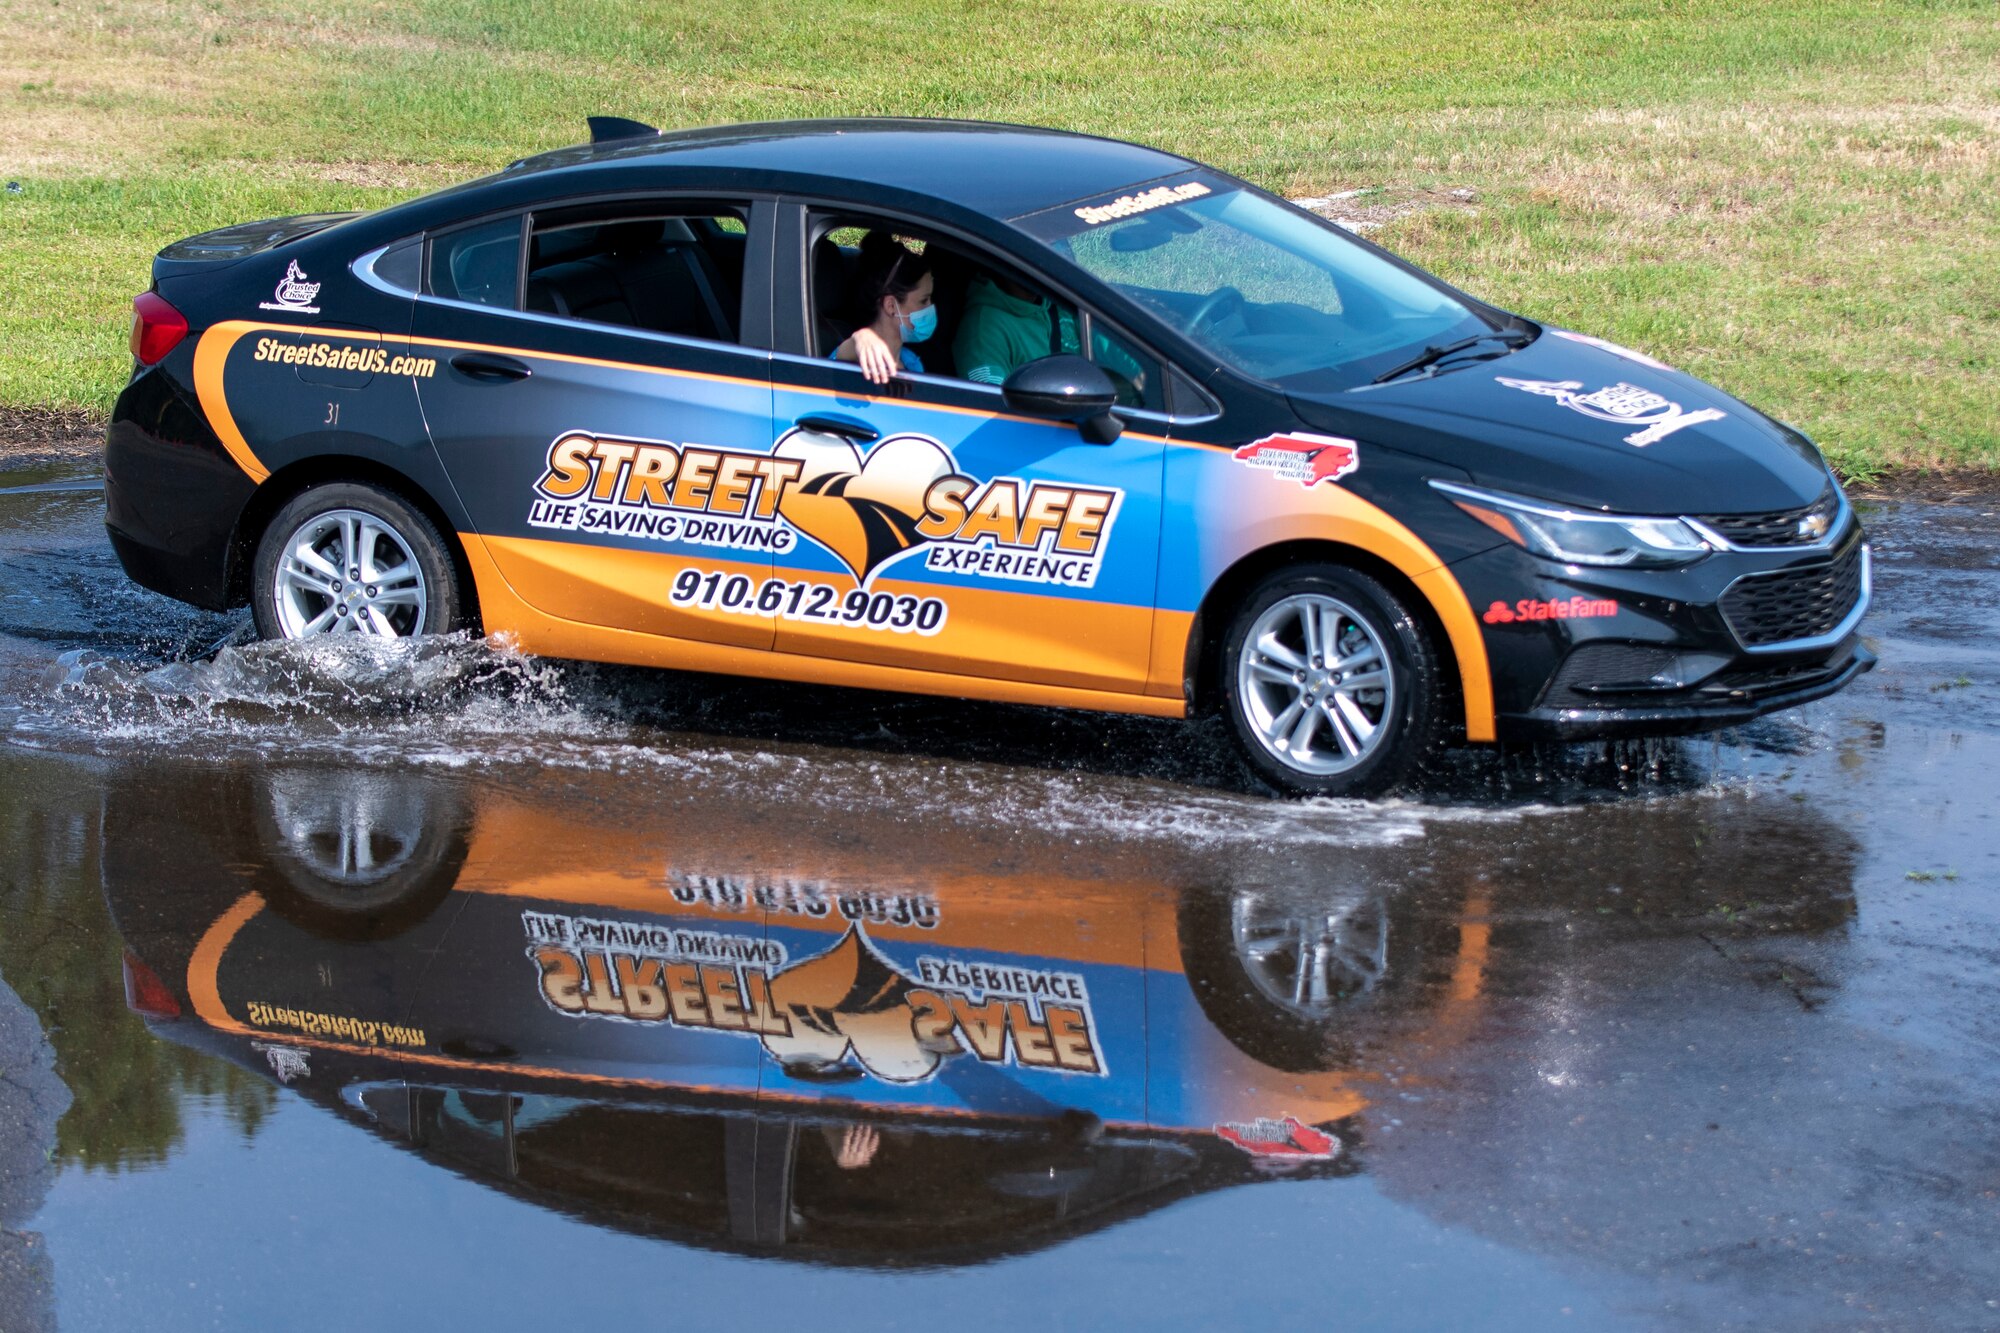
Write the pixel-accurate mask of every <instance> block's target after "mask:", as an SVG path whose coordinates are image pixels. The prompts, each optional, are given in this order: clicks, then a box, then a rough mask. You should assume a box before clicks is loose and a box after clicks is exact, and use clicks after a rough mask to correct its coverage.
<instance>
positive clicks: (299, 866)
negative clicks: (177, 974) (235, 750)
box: [235, 767, 472, 940]
mask: <svg viewBox="0 0 2000 1333" xmlns="http://www.w3.org/2000/svg"><path fill="white" fill-rule="evenodd" d="M246 799H247V801H248V803H249V807H250V808H249V809H248V810H247V811H244V812H242V813H243V814H246V815H247V816H248V817H247V818H244V819H239V820H237V821H235V822H236V823H237V825H238V826H239V827H242V828H247V829H249V830H251V832H252V838H253V842H252V846H251V847H250V848H249V849H248V850H249V851H250V852H251V853H252V854H251V855H249V856H247V857H245V858H244V860H245V861H246V863H247V864H251V865H256V866H259V867H261V873H260V875H259V885H258V887H259V888H260V889H261V890H262V892H263V894H264V897H265V900H266V901H267V902H269V903H270V905H271V907H272V909H273V910H274V911H276V912H277V914H278V915H279V916H281V917H284V918H285V919H286V920H288V921H290V922H292V923H293V924H294V925H297V926H301V927H304V928H305V929H306V930H308V931H310V932H312V933H313V934H315V935H320V936H324V937H327V938H331V939H342V940H382V939H389V938H392V937H394V936H396V935H398V934H401V933H402V932H403V931H404V930H407V929H408V928H410V927H411V926H413V925H415V924H416V923H418V922H420V921H422V920H424V919H425V918H426V917H428V916H429V915H430V914H431V912H432V911H433V910H435V909H436V907H437V905H438V904H439V903H441V902H443V901H444V899H445V896H446V895H447V894H449V893H450V892H451V890H452V888H453V886H454V885H456V884H457V882H458V872H459V870H460V868H461V867H462V866H463V865H464V864H465V856H466V849H467V846H468V844H469V836H470V835H469V830H470V827H471V823H472V817H471V811H470V809H469V808H468V807H467V805H466V802H465V799H464V797H463V796H462V795H461V794H460V792H459V791H458V789H457V788H456V787H455V786H453V785H452V784H451V783H449V782H446V781H442V780H439V779H435V778H429V777H410V776H407V775H399V774H395V773H385V772H380V771H375V770H370V769H364V768H318V767H300V768H281V769H278V770H275V771H273V772H269V773H263V774H260V775H259V776H258V777H257V778H256V779H255V780H254V781H253V782H252V783H251V784H250V786H249V789H248V791H247V793H246Z"/></svg>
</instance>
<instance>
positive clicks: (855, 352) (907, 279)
mask: <svg viewBox="0 0 2000 1333" xmlns="http://www.w3.org/2000/svg"><path fill="white" fill-rule="evenodd" d="M935 287H936V283H935V281H934V280H933V279H932V277H931V266H930V261H929V260H927V259H925V258H924V257H923V256H922V255H920V254H918V253H917V252H916V251H914V250H912V249H910V247H909V246H907V245H905V244H903V242H902V241H900V240H898V239H897V238H896V237H894V236H891V235H890V234H889V233H888V232H885V231H871V232H869V233H868V236H867V238H866V239H864V240H863V241H862V242H861V261H860V263H859V265H858V266H857V267H856V269H855V271H854V285H853V297H854V299H853V301H852V303H851V304H852V307H853V317H854V319H855V322H856V324H858V325H859V327H857V328H856V329H855V330H854V332H853V333H852V334H851V335H849V336H848V338H847V339H846V340H845V341H844V342H842V343H841V344H840V346H838V347H836V348H834V349H833V359H834V360H836V361H852V362H854V363H856V364H858V365H859V366H860V367H861V373H862V375H863V376H864V377H866V378H867V380H868V381H869V383H871V384H887V383H888V382H889V381H890V380H891V379H892V378H894V377H895V374H896V370H897V367H899V366H900V367H901V368H902V369H904V370H913V371H916V372H918V373H920V374H921V373H922V371H923V368H924V363H923V361H922V359H921V358H919V357H918V356H917V354H916V353H915V352H914V351H912V350H911V348H910V345H911V344H912V343H920V342H923V341H924V340H925V339H927V338H929V337H930V336H931V334H933V333H935V332H936V331H937V307H936V306H935V305H933V304H932V303H931V294H932V291H933V290H934V288H935Z"/></svg>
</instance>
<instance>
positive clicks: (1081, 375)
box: [1000, 353, 1125, 444]
mask: <svg viewBox="0 0 2000 1333" xmlns="http://www.w3.org/2000/svg"><path fill="white" fill-rule="evenodd" d="M1000 397H1001V400H1002V401H1004V402H1005V403H1006V404H1007V410H1008V411H1010V412H1018V413H1020V414H1021V415H1022V416H1024V417H1042V418H1044V419H1046V420H1050V421H1073V422H1075V423H1076V425H1077V428H1078V429H1079V430H1081V431H1082V432H1083V438H1084V439H1086V440H1088V441H1089V442H1090V443H1092V444H1110V443H1111V442H1112V441H1113V440H1116V439H1117V438H1118V436H1119V434H1120V432H1122V431H1123V430H1124V429H1125V424H1124V423H1123V422H1121V421H1120V420H1119V419H1118V418H1117V417H1115V416H1113V415H1111V409H1112V408H1113V407H1114V406H1115V405H1116V404H1117V402H1118V389H1117V386H1116V385H1114V384H1112V382H1111V377H1110V376H1109V375H1107V374H1105V373H1104V370H1103V368H1102V367H1100V366H1098V365H1096V364H1094V363H1093V362H1090V361H1087V360H1085V359H1084V358H1083V357H1080V356H1071V355H1068V354H1067V353H1065V354H1064V355H1061V356H1045V357H1042V358H1041V359H1040V360H1037V361H1030V362H1029V363H1028V364H1027V365H1025V366H1022V367H1020V368H1019V369H1017V370H1016V371H1015V372H1014V373H1013V374H1011V375H1009V376H1008V377H1007V382H1006V383H1005V384H1003V385H1001V386H1000Z"/></svg>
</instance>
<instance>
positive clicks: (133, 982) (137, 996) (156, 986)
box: [125, 307, 186, 1018]
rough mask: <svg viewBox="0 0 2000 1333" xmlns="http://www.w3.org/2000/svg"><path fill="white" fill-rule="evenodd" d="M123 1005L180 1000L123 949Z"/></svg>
mask: <svg viewBox="0 0 2000 1333" xmlns="http://www.w3.org/2000/svg"><path fill="white" fill-rule="evenodd" d="M170 308H171V307H170ZM182 327H183V328H185V327H186V326H185V325H183V326H182ZM125 1007H126V1008H127V1009H130V1010H131V1011H132V1012H133V1013H136V1014H144V1015H145V1016H146V1017H148V1018H179V1017H180V1016H181V1002H180V1001H179V1000H176V999H175V998H174V993H173V992H172V991H170V990H168V989H167V987H166V983H165V982H163V981H161V980H160V979H159V977H157V976H155V975H154V974H153V969H152V968H150V967H147V966H146V965H145V964H144V963H142V962H140V961H139V958H138V955H136V954H134V953H133V952H132V951H131V950H130V949H127V950H126V951H125Z"/></svg>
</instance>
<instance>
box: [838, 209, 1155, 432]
mask: <svg viewBox="0 0 2000 1333" xmlns="http://www.w3.org/2000/svg"><path fill="white" fill-rule="evenodd" d="M878 232H886V233H888V234H889V235H890V236H892V237H893V238H894V240H895V241H896V242H897V243H898V244H900V245H901V246H902V247H904V248H905V249H906V250H908V251H909V253H910V254H911V255H912V256H914V257H915V262H916V263H918V264H920V265H921V268H920V269H919V270H917V271H920V272H922V273H926V274H928V275H929V279H930V282H931V293H932V297H931V299H932V304H933V305H934V306H935V307H936V310H937V314H936V318H935V327H934V331H933V332H932V333H931V334H930V336H929V337H928V338H926V339H924V340H923V341H922V342H920V343H908V342H906V343H905V345H904V347H903V349H902V352H903V355H902V360H903V363H904V366H905V368H906V369H915V367H913V366H912V365H911V362H912V361H914V362H916V363H918V365H920V366H921V370H922V373H924V374H928V375H940V376H945V377H948V378H952V379H960V380H968V381H970V382H972V383H975V384H993V385H998V384H1000V383H1002V382H1003V381H1005V379H1006V378H1007V376H1008V375H1009V374H1011V373H1012V372H1013V371H1014V370H1017V369H1019V368H1020V367H1021V366H1023V365H1025V364H1027V362H1029V361H1032V360H1035V359H1037V358H1039V357H1044V356H1051V355H1054V354H1056V353H1060V352H1070V353H1077V354H1081V355H1085V356H1088V357H1089V358H1090V359H1091V360H1093V361H1095V362H1097V363H1098V364H1099V365H1100V366H1102V367H1103V368H1104V370H1105V371H1106V373H1108V374H1109V375H1110V376H1111V380H1112V383H1113V384H1114V385H1116V386H1117V389H1118V401H1119V402H1120V404H1122V405H1123V406H1126V407H1135V408H1142V409H1145V410H1150V411H1156V412H1157V411H1163V410H1164V404H1165V375H1164V373H1163V372H1162V370H1161V367H1160V364H1159V362H1158V361H1157V360H1156V359H1154V358H1153V357H1152V356H1151V355H1150V354H1148V353H1146V352H1144V351H1141V350H1140V349H1139V348H1137V347H1136V346H1134V345H1133V344H1132V342H1131V341H1130V340H1129V339H1127V338H1125V337H1123V336H1122V335H1120V334H1118V333H1117V332H1115V331H1114V330H1113V329H1111V328H1110V327H1109V326H1108V325H1106V324H1105V323H1104V322H1103V321H1102V320H1098V319H1091V320H1089V321H1086V320H1084V319H1083V318H1082V317H1081V316H1080V313H1079V312H1078V310H1077V309H1076V307H1075V306H1073V305H1071V304H1069V303H1068V302H1065V301H1060V300H1056V299H1053V298H1051V297H1049V296H1048V295H1046V294H1045V293H1043V292H1042V291H1040V290H1039V289H1037V288H1035V287H1032V286H1029V285H1027V284H1026V283H1024V282H1023V281H1022V280H1020V279H1019V278H1017V277H1015V276H1013V274H1012V273H1011V272H1007V271H1003V270H1001V269H1000V268H998V267H997V266H995V265H993V264H991V263H990V262H989V261H987V260H986V259H985V257H984V256H981V255H977V254H975V253H973V252H970V251H968V250H966V249H964V248H962V247H960V246H957V245H954V244H952V243H950V242H947V241H940V240H938V239H936V238H935V237H925V236H923V235H921V234H917V233H913V232H912V231H910V230H909V229H907V228H905V227H903V226H901V225H899V224H893V223H889V222H886V221H878V220H874V219H869V218H865V217H856V216H854V215H852V214H844V213H843V214H832V213H826V214H819V215H815V217H814V219H813V226H812V228H811V232H810V234H811V235H812V236H813V237H814V240H813V242H812V250H811V254H810V256H809V265H810V271H809V282H810V287H809V290H810V292H811V296H812V319H811V324H810V327H811V329H812V333H813V342H814V345H813V354H814V355H815V356H822V357H826V356H833V355H834V354H835V350H836V349H837V348H838V347H839V346H840V345H841V344H842V343H843V342H844V341H845V340H846V339H848V338H849V337H851V336H852V335H853V333H854V331H855V330H856V328H858V327H860V326H861V324H862V322H863V321H864V320H865V318H866V313H867V312H866V309H865V307H866V306H867V305H868V300H867V295H868V294H867V293H863V292H860V291H859V290H857V288H858V286H859V285H860V284H861V283H862V282H863V281H865V279H866V277H867V273H866V266H865V265H864V262H863V250H864V248H865V247H867V245H868V243H869V238H870V237H871V235H874V234H876V233H878ZM902 276H904V277H908V276H909V274H908V273H907V272H905V273H904V274H903V275H902ZM1086 322H1088V323H1089V325H1090V338H1089V344H1090V346H1089V350H1088V351H1085V350H1084V347H1083V342H1084V339H1083V328H1084V325H1085V323H1086Z"/></svg>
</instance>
